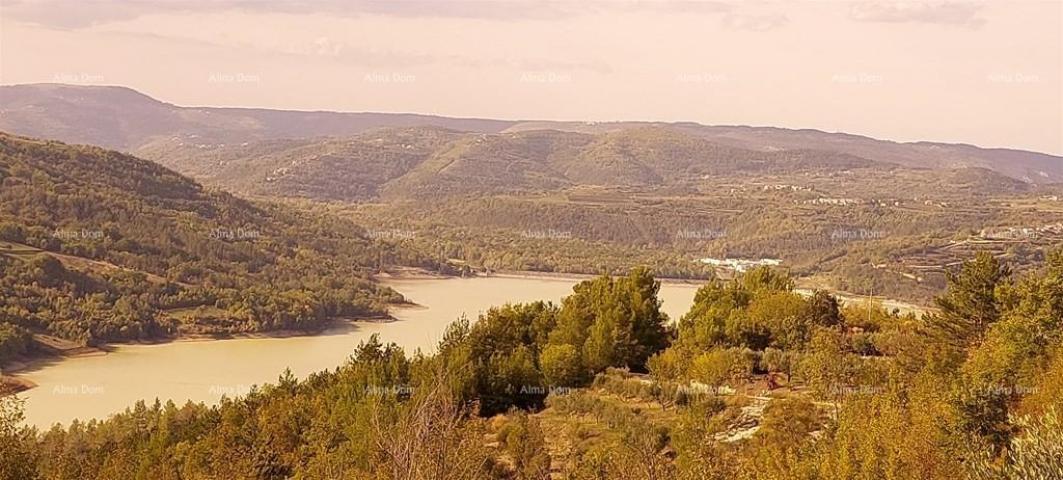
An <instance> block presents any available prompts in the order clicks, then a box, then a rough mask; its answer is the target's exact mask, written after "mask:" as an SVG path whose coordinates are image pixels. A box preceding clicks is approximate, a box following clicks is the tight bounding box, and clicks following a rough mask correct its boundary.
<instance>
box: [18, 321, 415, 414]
mask: <svg viewBox="0 0 1063 480" xmlns="http://www.w3.org/2000/svg"><path fill="white" fill-rule="evenodd" d="M394 306H395V307H398V308H403V307H416V305H413V304H408V303H399V304H395V305H394ZM394 321H396V319H395V317H392V316H391V315H378V316H371V317H358V318H336V319H333V320H331V321H329V322H327V323H326V324H325V325H322V326H320V327H317V328H313V329H307V330H298V329H280V330H271V331H265V332H242V333H217V334H211V333H191V334H183V335H175V336H171V337H163V338H158V339H147V340H132V341H124V342H108V343H106V344H103V345H99V346H82V347H79V348H78V349H76V351H72V352H70V353H66V352H45V351H38V352H37V353H32V354H28V355H20V356H18V357H16V358H15V359H12V360H8V361H7V362H5V363H4V364H3V365H0V397H2V396H6V395H13V394H16V393H19V392H24V391H26V390H29V389H31V388H35V387H36V386H37V384H36V383H34V382H33V381H31V380H29V379H27V378H26V377H23V376H21V375H19V374H23V373H26V372H32V371H33V370H35V369H36V368H38V367H40V366H41V365H44V364H47V363H50V362H54V361H63V360H67V359H75V358H82V357H92V356H101V355H107V354H108V353H110V352H112V351H114V348H115V347H120V346H124V345H168V344H175V343H193V342H218V341H225V340H252V339H267V338H278V339H279V338H295V337H314V336H320V335H323V334H325V333H327V332H329V331H331V330H336V329H339V328H343V327H344V326H348V325H355V324H357V323H391V322H394Z"/></svg>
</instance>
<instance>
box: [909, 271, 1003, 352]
mask: <svg viewBox="0 0 1063 480" xmlns="http://www.w3.org/2000/svg"><path fill="white" fill-rule="evenodd" d="M1010 275H1011V269H1010V268H1009V267H1008V266H1007V265H1004V264H1001V263H1000V262H999V261H998V260H997V259H996V257H994V256H993V255H992V254H990V253H988V252H979V253H978V255H977V256H976V257H975V259H974V260H971V261H967V262H964V264H963V267H962V268H961V269H960V272H959V273H949V275H948V280H949V288H948V291H947V293H946V294H945V295H943V296H941V297H939V298H938V299H937V300H936V303H937V305H938V308H939V309H940V310H941V312H940V315H935V316H932V317H931V318H930V319H929V324H930V325H929V328H930V332H931V334H933V335H937V336H938V338H939V339H941V340H944V341H948V342H949V343H952V344H956V345H961V346H968V345H970V344H972V343H977V342H978V341H979V340H980V339H981V335H982V334H983V332H985V330H986V329H987V328H989V326H990V325H992V324H993V323H994V322H996V321H997V320H999V319H1000V306H999V303H998V295H1000V293H999V291H998V289H1001V288H1006V285H1007V281H1008V277H1009V276H1010Z"/></svg>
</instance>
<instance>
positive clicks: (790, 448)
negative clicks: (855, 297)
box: [0, 251, 1063, 479]
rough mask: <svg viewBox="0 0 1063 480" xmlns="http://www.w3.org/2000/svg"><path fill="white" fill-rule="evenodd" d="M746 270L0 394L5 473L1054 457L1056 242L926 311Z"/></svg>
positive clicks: (689, 472) (1011, 469)
mask: <svg viewBox="0 0 1063 480" xmlns="http://www.w3.org/2000/svg"><path fill="white" fill-rule="evenodd" d="M793 285H794V284H793V279H792V278H790V277H789V276H787V275H786V274H785V273H782V272H779V271H773V270H771V269H768V268H759V269H756V270H753V271H750V272H748V273H746V274H744V275H742V276H740V277H738V278H734V279H728V280H724V279H715V280H710V281H708V282H707V283H706V285H705V286H704V287H702V288H701V289H700V290H699V291H698V293H697V295H696V298H695V303H694V305H693V307H692V308H691V309H690V311H689V312H688V313H687V314H686V315H684V316H683V317H682V318H680V319H678V322H671V321H670V320H669V319H668V318H667V316H666V315H664V314H663V313H662V312H661V311H660V309H659V307H660V301H659V299H658V298H657V292H658V289H659V286H660V285H659V283H658V282H657V281H656V280H655V278H654V277H653V275H652V274H651V272H650V271H648V270H645V269H637V270H635V271H633V272H631V273H630V274H628V275H626V276H623V277H609V276H602V277H599V278H596V279H593V280H587V281H584V282H582V283H580V284H578V285H577V286H576V287H574V289H573V292H572V294H571V295H569V296H568V297H566V298H564V299H563V300H562V301H561V303H560V304H552V303H542V302H536V303H531V304H517V305H504V306H500V307H497V308H494V309H492V310H490V311H489V312H487V313H486V314H484V315H482V316H481V318H479V319H478V321H476V322H468V321H464V320H462V321H458V322H456V323H454V324H453V325H452V326H451V327H450V329H449V330H448V332H447V334H446V335H445V337H444V338H443V340H442V341H441V342H440V344H439V348H438V352H437V353H435V354H434V355H431V356H425V355H414V356H412V357H411V356H408V355H406V354H404V353H403V351H402V350H401V349H400V348H399V347H398V346H396V345H383V344H381V343H380V342H378V341H376V340H375V339H374V340H373V341H370V342H368V343H365V344H362V345H360V346H358V347H357V348H356V349H354V351H353V354H352V356H351V358H350V360H349V361H348V362H347V363H346V364H345V365H343V366H341V367H338V368H337V369H335V370H333V371H326V372H320V373H317V374H313V375H311V376H309V377H308V378H306V379H303V380H297V379H295V378H293V377H292V376H291V375H290V374H284V375H282V376H281V377H280V378H279V379H278V381H277V383H276V384H272V385H266V386H262V387H261V388H258V389H255V390H254V391H252V393H250V394H249V395H247V396H246V397H243V398H237V399H226V400H224V401H223V402H222V403H221V404H220V405H218V406H214V407H208V406H204V405H197V404H187V405H174V404H172V403H159V402H155V403H151V402H147V403H138V404H137V405H136V406H133V407H131V408H130V409H128V410H127V411H126V412H124V413H121V414H118V415H116V416H114V417H112V418H110V419H108V420H106V421H90V422H87V423H79V422H76V423H74V424H72V425H70V426H69V427H67V428H61V427H56V428H53V429H51V430H48V431H43V432H42V431H36V430H35V429H28V428H24V427H21V426H19V421H20V418H21V417H20V405H19V401H18V400H17V399H16V398H14V397H6V398H5V399H4V400H3V401H2V404H0V477H3V478H21V479H31V478H47V479H61V478H71V479H89V478H99V479H103V478H152V479H177V478H234V479H235V478H257V479H282V478H307V479H311V478H314V479H316V478H409V479H419V478H453V479H466V478H485V479H486V478H517V479H541V478H549V477H551V476H554V477H561V478H573V479H614V478H620V479H624V478H631V479H644V478H655V479H670V478H677V479H679V478H682V479H687V478H690V479H694V478H698V479H703V478H710V479H711V478H719V479H735V478H738V479H793V478H802V479H836V478H850V479H881V478H926V479H955V478H975V479H1010V478H1036V479H1049V478H1060V476H1061V475H1063V426H1061V424H1060V418H1059V415H1060V413H1061V412H1063V403H1061V401H1060V399H1061V398H1063V395H1061V394H1063V391H1061V390H1060V389H1061V388H1063V336H1061V335H1063V324H1061V321H1063V320H1061V319H1063V251H1056V252H1054V253H1052V254H1051V255H1049V258H1048V260H1047V262H1046V264H1045V265H1044V267H1043V268H1041V269H1040V270H1038V271H1037V272H1032V273H1025V274H1021V275H1019V274H1015V273H1013V272H1012V271H1011V268H1010V267H1009V266H1008V265H1007V264H1004V263H1001V262H999V261H998V260H997V259H996V258H994V257H993V256H992V255H989V254H980V255H977V256H976V257H974V258H971V259H969V260H968V261H967V262H965V263H964V264H963V265H962V266H961V267H960V268H958V269H956V270H955V271H953V272H952V273H950V275H949V278H948V289H947V291H946V292H945V293H943V294H942V295H941V296H939V297H938V298H937V300H936V303H937V306H938V309H937V310H936V311H935V312H934V313H931V314H927V315H925V316H923V317H921V318H916V317H915V316H914V315H906V316H901V315H899V314H897V313H895V312H887V311H884V310H883V309H881V308H877V307H876V306H875V305H873V304H868V305H849V306H841V305H839V302H838V301H837V300H835V299H834V298H833V297H832V296H831V295H829V294H827V293H823V292H819V293H815V294H813V295H811V296H807V297H806V296H802V295H798V294H796V293H795V292H794V290H793Z"/></svg>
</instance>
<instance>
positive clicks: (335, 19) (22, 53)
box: [0, 0, 1063, 155]
mask: <svg viewBox="0 0 1063 480" xmlns="http://www.w3.org/2000/svg"><path fill="white" fill-rule="evenodd" d="M1061 31H1063V1H1060V0H1053V1H1044V2H1035V1H1008V0H994V1H981V2H967V1H962V2H961V1H901V2H897V1H862V2H844V1H816V2H812V1H785V2H773V1H757V0H752V1H744V2H731V1H671V0H654V1H635V0H598V1H595V0H589V1H588V0H582V1H576V0H571V1H552V2H547V1H533V0H527V1H517V0H513V1H499V0H490V1H488V0H478V1H459V0H434V1H421V0H391V1H360V0H348V1H339V0H317V1H306V0H303V1H297V0H288V1H280V0H256V1H240V0H214V1H210V0H139V1H128V0H127V1H113V0H0V83H2V84H19V83H34V82H60V83H78V84H102V85H123V86H128V87H131V88H134V89H137V90H139V91H142V92H144V93H146V94H148V95H151V96H153V97H155V98H158V99H160V100H163V101H166V102H170V103H174V104H177V105H187V106H205V105H210V106H244V107H267V108H283V109H300V110H337V111H379V112H415V113H431V114H440V115H448V116H461V117H483V118H501V119H514V120H517V119H524V120H581V121H617V120H654V121H695V122H700V123H704V124H713V125H767V126H777V127H788V128H815V129H820V130H825V131H843V132H849V133H856V134H863V135H869V136H873V137H877V138H885V139H891V140H897V141H916V140H929V141H943V142H962V143H970V144H975V145H979V146H987V147H1012V148H1022V149H1029V150H1035V151H1041V152H1047V153H1053V154H1057V155H1059V154H1063V35H1061Z"/></svg>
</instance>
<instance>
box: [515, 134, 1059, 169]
mask: <svg viewBox="0 0 1063 480" xmlns="http://www.w3.org/2000/svg"><path fill="white" fill-rule="evenodd" d="M653 126H658V127H660V126H667V127H669V128H673V129H676V130H680V131H683V132H685V133H688V134H690V135H694V136H698V137H701V138H704V139H706V140H709V141H712V142H714V143H717V144H720V145H727V146H732V147H737V148H743V149H750V150H757V151H764V152H775V151H780V150H819V151H830V152H837V153H845V154H848V155H854V156H857V157H862V158H866V159H869V160H873V161H878V162H889V163H895V164H898V165H904V166H908V167H916V168H933V169H956V168H968V167H976V168H986V169H990V170H993V171H996V172H999V173H1002V174H1004V175H1007V176H1009V177H1012V178H1015V179H1019V180H1022V181H1024V182H1028V183H1038V184H1047V183H1061V182H1063V157H1059V156H1056V155H1049V154H1045V153H1038V152H1030V151H1025V150H1014V149H1006V148H981V147H976V146H973V145H965V144H949V143H934V142H910V143H902V142H893V141H889V140H879V139H875V138H871V137H865V136H861V135H851V134H847V133H830V132H823V131H820V130H810V129H805V130H792V129H786V128H775V127H748V126H711V125H700V124H696V123H660V122H541V121H540V122H520V123H517V124H515V125H513V126H511V127H509V128H508V129H507V130H506V131H507V132H521V131H528V130H540V129H553V130H560V131H566V132H579V133H588V134H602V133H609V132H616V131H622V130H630V129H632V128H645V127H653Z"/></svg>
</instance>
